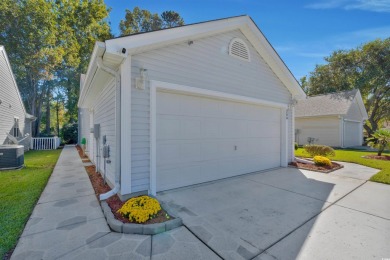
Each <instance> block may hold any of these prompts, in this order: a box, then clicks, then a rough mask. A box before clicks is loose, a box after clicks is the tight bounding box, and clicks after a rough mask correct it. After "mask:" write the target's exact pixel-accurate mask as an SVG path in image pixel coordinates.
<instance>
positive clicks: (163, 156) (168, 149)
mask: <svg viewBox="0 0 390 260" xmlns="http://www.w3.org/2000/svg"><path fill="white" fill-rule="evenodd" d="M157 150H158V151H164V152H163V153H160V154H159V156H157V161H156V165H157V167H159V166H160V165H166V164H168V165H169V164H175V163H176V162H177V160H178V158H179V157H180V145H179V144H177V143H159V144H157Z"/></svg>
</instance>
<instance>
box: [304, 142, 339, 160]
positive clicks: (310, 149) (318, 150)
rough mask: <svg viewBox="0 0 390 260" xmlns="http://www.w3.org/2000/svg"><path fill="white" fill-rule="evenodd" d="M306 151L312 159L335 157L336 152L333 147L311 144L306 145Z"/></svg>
mask: <svg viewBox="0 0 390 260" xmlns="http://www.w3.org/2000/svg"><path fill="white" fill-rule="evenodd" d="M304 148H305V151H306V152H307V153H308V154H310V156H311V157H314V156H324V157H329V156H335V155H336V154H335V152H334V150H333V148H332V147H329V146H326V145H319V144H311V145H305V147H304Z"/></svg>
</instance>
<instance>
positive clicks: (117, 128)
mask: <svg viewBox="0 0 390 260" xmlns="http://www.w3.org/2000/svg"><path fill="white" fill-rule="evenodd" d="M96 64H97V66H98V68H100V69H101V70H104V71H105V72H107V73H109V74H111V75H113V76H114V77H115V89H116V95H115V96H116V100H115V101H116V102H115V103H116V104H115V109H116V118H117V120H116V126H115V134H116V137H115V138H116V140H115V141H116V147H115V148H116V154H117V155H120V154H121V143H120V141H121V122H120V120H119V118H120V117H121V116H120V113H121V103H120V96H121V95H120V91H121V85H120V74H119V71H115V70H113V69H111V68H109V67H106V66H105V65H104V64H103V59H102V58H101V57H97V58H96ZM115 169H116V170H115V184H114V188H113V189H112V190H110V191H108V192H106V193H104V194H100V196H99V199H100V200H106V199H108V198H110V197H112V196H114V195H115V194H117V193H118V192H119V190H120V187H121V184H120V178H121V176H120V175H121V156H116V158H115Z"/></svg>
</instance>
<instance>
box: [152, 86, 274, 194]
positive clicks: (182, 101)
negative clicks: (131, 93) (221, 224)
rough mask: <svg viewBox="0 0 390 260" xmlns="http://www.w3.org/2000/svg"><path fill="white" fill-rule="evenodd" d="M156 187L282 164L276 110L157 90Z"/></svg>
mask: <svg viewBox="0 0 390 260" xmlns="http://www.w3.org/2000/svg"><path fill="white" fill-rule="evenodd" d="M156 114H157V121H156V185H157V191H162V190H168V189H172V188H178V187H183V186H187V185H192V184H197V183H202V182H207V181H212V180H216V179H221V178H226V177H231V176H235V175H240V174H245V173H249V172H254V171H259V170H264V169H269V168H274V167H279V166H280V164H281V163H280V154H281V152H280V147H281V142H280V136H281V134H280V129H281V127H280V122H281V120H280V119H281V118H280V115H281V113H280V109H279V108H273V107H267V106H259V105H254V104H246V103H239V102H233V101H226V100H220V99H213V98H208V97H201V96H196V95H186V94H178V93H170V92H160V91H158V92H157V98H156Z"/></svg>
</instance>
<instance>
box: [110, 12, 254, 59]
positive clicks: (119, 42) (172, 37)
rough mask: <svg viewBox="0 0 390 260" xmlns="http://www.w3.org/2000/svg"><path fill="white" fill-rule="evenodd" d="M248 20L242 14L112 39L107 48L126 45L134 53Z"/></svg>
mask: <svg viewBox="0 0 390 260" xmlns="http://www.w3.org/2000/svg"><path fill="white" fill-rule="evenodd" d="M248 20H250V18H249V17H248V16H240V17H234V18H227V19H222V20H218V21H211V22H205V23H199V24H193V25H188V26H181V27H175V28H171V29H165V30H160V31H154V32H148V33H142V34H137V35H131V36H128V37H121V38H116V39H111V40H107V41H106V44H107V50H109V51H111V52H114V53H115V52H121V50H122V48H124V47H125V48H126V49H127V52H128V53H129V54H130V55H132V54H136V53H140V52H145V51H148V50H152V49H156V48H161V47H164V46H167V45H170V44H174V43H177V42H181V41H185V40H193V39H196V38H203V37H206V36H209V35H214V34H217V33H222V32H226V31H230V30H234V29H238V28H239V27H240V26H242V25H243V24H245V23H247V22H248Z"/></svg>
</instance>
